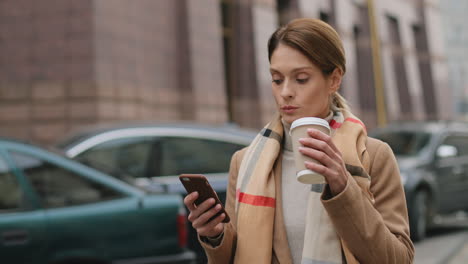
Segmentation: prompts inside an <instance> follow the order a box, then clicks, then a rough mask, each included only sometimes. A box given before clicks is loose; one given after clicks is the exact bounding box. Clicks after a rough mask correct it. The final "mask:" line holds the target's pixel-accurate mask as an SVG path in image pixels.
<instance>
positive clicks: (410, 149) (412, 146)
mask: <svg viewBox="0 0 468 264" xmlns="http://www.w3.org/2000/svg"><path fill="white" fill-rule="evenodd" d="M373 136H374V137H375V138H377V139H380V140H382V141H384V142H386V143H388V145H390V147H391V148H392V150H393V153H395V155H397V156H414V155H417V154H418V153H419V152H420V151H421V150H422V149H423V148H424V147H425V146H426V145H427V144H428V143H429V140H430V134H429V133H426V132H415V131H391V132H389V131H382V132H380V133H378V134H375V135H373Z"/></svg>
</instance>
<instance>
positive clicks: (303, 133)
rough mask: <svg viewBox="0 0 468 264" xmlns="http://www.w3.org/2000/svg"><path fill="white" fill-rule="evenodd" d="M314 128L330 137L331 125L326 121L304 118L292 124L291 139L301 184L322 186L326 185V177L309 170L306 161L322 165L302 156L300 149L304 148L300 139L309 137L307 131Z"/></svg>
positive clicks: (298, 178) (297, 175)
mask: <svg viewBox="0 0 468 264" xmlns="http://www.w3.org/2000/svg"><path fill="white" fill-rule="evenodd" d="M309 128H314V129H317V130H320V131H321V132H323V133H325V134H327V135H330V125H329V124H328V122H327V121H326V120H325V119H322V118H317V117H303V118H299V119H297V120H295V121H294V122H293V123H292V124H291V130H290V134H291V138H292V145H293V153H294V162H295V164H296V178H297V180H298V181H299V182H301V183H305V184H320V183H325V177H323V176H322V175H321V174H319V173H316V172H315V171H312V170H309V169H307V168H306V166H305V162H306V161H310V162H313V163H317V164H320V163H319V162H318V161H316V160H314V159H312V158H310V157H308V156H306V155H304V154H302V153H301V152H299V147H301V146H302V144H301V143H299V139H300V138H307V137H309V135H308V133H307V129H309Z"/></svg>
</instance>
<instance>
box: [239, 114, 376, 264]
mask: <svg viewBox="0 0 468 264" xmlns="http://www.w3.org/2000/svg"><path fill="white" fill-rule="evenodd" d="M330 127H331V128H332V129H333V130H334V133H333V142H334V144H335V145H336V146H337V148H338V149H339V150H340V151H341V154H342V156H343V159H344V161H345V163H346V168H347V170H348V171H349V172H350V174H351V175H353V176H362V177H354V178H355V179H356V181H357V183H358V184H359V186H360V187H361V188H362V189H363V190H364V191H365V192H366V193H368V194H369V198H371V199H372V197H371V194H370V190H369V188H370V178H369V176H368V174H367V173H366V171H367V169H368V165H369V164H368V163H369V157H368V154H367V151H365V143H366V138H367V133H366V129H365V126H364V124H363V123H362V122H361V121H360V120H359V119H357V118H356V117H354V116H353V115H352V114H351V113H349V112H347V111H343V112H336V113H335V114H334V116H333V119H332V120H331V121H330ZM282 137H283V124H282V123H281V118H280V116H279V115H277V116H276V117H275V118H274V120H273V121H271V122H270V123H269V124H268V125H266V126H265V127H264V129H263V130H262V131H261V132H260V133H259V134H258V135H257V136H256V138H255V139H254V140H253V141H252V143H251V145H250V146H249V149H248V150H247V152H246V154H245V156H244V159H243V160H242V163H241V166H240V169H239V176H238V181H237V192H236V214H237V249H236V254H235V259H234V263H239V264H244V263H256V264H257V263H258V264H270V263H272V252H273V231H274V230H273V229H274V219H275V207H276V199H275V198H276V193H275V179H274V175H273V170H274V164H275V162H276V161H277V158H278V156H279V154H280V152H281V147H282ZM311 193H312V192H311ZM311 200H312V199H309V202H308V211H310V210H311V209H310V208H313V207H314V206H316V205H313V204H312V203H311ZM312 217H314V214H312V213H307V219H306V230H311V229H313V230H317V227H315V226H314V227H311V226H310V225H313V223H314V222H315V220H314V219H311V218H312ZM330 225H331V224H330ZM314 228H315V229H314ZM331 228H333V227H331ZM307 234H308V232H306V237H305V239H304V251H303V263H308V260H309V261H310V260H313V259H314V255H313V254H314V253H312V252H317V251H320V250H321V249H319V248H317V247H318V245H320V242H321V241H319V243H316V241H311V240H312V239H310V238H308V237H307ZM315 240H316V239H315ZM345 253H346V252H345ZM311 254H312V255H311Z"/></svg>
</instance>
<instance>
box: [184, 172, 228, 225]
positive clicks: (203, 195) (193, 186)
mask: <svg viewBox="0 0 468 264" xmlns="http://www.w3.org/2000/svg"><path fill="white" fill-rule="evenodd" d="M179 180H180V182H182V185H184V187H185V190H187V193H192V192H195V191H196V192H198V198H197V200H195V205H199V204H201V203H203V202H204V201H205V200H206V199H209V198H214V199H215V201H216V202H215V205H217V204H220V205H221V210H220V211H219V212H218V213H217V214H216V215H215V216H213V217H212V218H211V219H210V220H209V221H211V220H212V219H214V218H216V217H217V216H219V215H221V214H222V213H224V214H225V215H226V217H225V218H224V220H223V223H229V221H230V218H229V215H228V214H227V213H226V211H225V210H224V206H223V204H222V203H221V201H220V200H219V198H218V195H217V194H216V192H215V190H213V188H212V187H211V185H210V183H209V182H208V179H207V178H206V177H205V176H204V175H201V174H181V175H180V176H179Z"/></svg>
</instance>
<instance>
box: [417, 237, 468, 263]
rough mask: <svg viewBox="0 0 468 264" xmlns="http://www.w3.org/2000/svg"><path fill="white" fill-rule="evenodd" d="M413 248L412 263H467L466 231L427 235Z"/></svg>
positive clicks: (467, 241)
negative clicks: (427, 236) (413, 256)
mask: <svg viewBox="0 0 468 264" xmlns="http://www.w3.org/2000/svg"><path fill="white" fill-rule="evenodd" d="M415 250H416V252H415V253H416V254H415V259H414V264H467V263H468V231H464V232H456V233H447V234H442V235H437V236H434V237H429V238H427V239H425V240H423V241H422V242H419V243H416V244H415Z"/></svg>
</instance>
